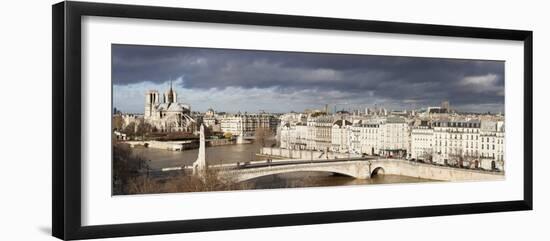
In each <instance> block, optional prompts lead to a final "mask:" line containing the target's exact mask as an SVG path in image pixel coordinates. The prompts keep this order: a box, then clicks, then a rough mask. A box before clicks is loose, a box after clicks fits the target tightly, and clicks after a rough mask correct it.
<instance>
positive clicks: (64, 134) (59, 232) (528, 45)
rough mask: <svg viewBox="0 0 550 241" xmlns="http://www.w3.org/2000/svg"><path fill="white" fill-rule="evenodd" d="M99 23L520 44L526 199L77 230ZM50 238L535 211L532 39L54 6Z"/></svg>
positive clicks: (457, 30)
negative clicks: (87, 94) (86, 34)
mask: <svg viewBox="0 0 550 241" xmlns="http://www.w3.org/2000/svg"><path fill="white" fill-rule="evenodd" d="M83 16H104V17H120V18H135V19H158V20H175V21H193V22H206V23H228V24H244V25H258V26H280V27H296V28H312V29H327V30H349V31H366V32H378V33H396V34H414V35H427V36H450V37H467V38H480V39H497V40H516V41H522V42H523V44H524V76H523V77H524V93H523V94H524V153H523V157H524V163H523V164H524V180H523V190H524V193H523V199H521V200H509V201H502V202H484V203H464V204H456V205H433V206H421V207H400V208H383V209H369V210H342V211H334V212H315V213H297V214H283V215H263V216H245V217H233V218H212V219H198V220H180V221H178V220H175V221H164V222H145V223H142V222H139V221H140V220H136V223H130V224H114V225H99V226H82V224H81V212H82V210H81V209H82V207H81V172H80V170H81V138H82V137H83V136H82V134H81V108H82V107H81V88H82V85H81V57H82V52H81V17H83ZM52 18H53V19H52V24H53V33H52V39H53V40H52V52H53V53H52V63H53V67H52V68H53V70H52V79H53V86H52V90H53V100H52V103H53V114H52V115H53V120H52V123H53V124H52V131H53V134H52V136H53V138H52V143H53V144H52V145H53V150H52V153H53V156H52V176H53V181H52V189H53V194H52V226H53V227H52V233H53V236H55V237H57V238H60V239H66V240H69V239H88V238H106V237H119V236H134V235H151V234H168V233H185V232H199V231H213V230H228V229H244V228H260V227H276V226H290V225H308V224H322V223H336V222H352V221H367V220H380V219H397V218H413V217H427V216H442V215H458V214H473V213H489V212H503V211H519V210H532V208H533V177H532V176H533V174H532V173H533V159H532V158H533V156H532V146H533V144H532V133H533V128H532V122H533V119H532V118H533V97H532V93H533V90H532V89H533V80H532V78H533V63H532V61H533V42H532V41H533V33H532V31H523V30H506V29H491V28H475V27H459V26H443V25H430V24H415V23H398V22H384V21H367V20H353V19H336V18H323V17H306V16H290V15H277V14H263V13H246V12H229V11H215V10H197V9H184V8H171V7H151V6H136V5H119V4H105V3H90V2H60V3H57V4H55V5H53V6H52Z"/></svg>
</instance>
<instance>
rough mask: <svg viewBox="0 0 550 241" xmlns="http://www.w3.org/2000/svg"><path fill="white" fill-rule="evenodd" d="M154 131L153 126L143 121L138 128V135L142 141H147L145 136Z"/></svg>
mask: <svg viewBox="0 0 550 241" xmlns="http://www.w3.org/2000/svg"><path fill="white" fill-rule="evenodd" d="M152 131H153V127H152V126H151V124H149V123H147V122H145V121H144V120H141V121H140V122H139V123H138V125H137V127H136V135H137V136H140V137H141V140H144V139H145V136H146V135H147V134H149V133H151V132H152Z"/></svg>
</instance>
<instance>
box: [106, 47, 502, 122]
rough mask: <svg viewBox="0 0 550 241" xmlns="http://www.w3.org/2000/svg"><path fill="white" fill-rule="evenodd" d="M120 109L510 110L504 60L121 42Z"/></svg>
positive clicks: (117, 55)
mask: <svg viewBox="0 0 550 241" xmlns="http://www.w3.org/2000/svg"><path fill="white" fill-rule="evenodd" d="M112 78H113V79H112V81H113V106H114V107H116V108H118V109H120V110H122V111H123V112H135V113H142V112H143V105H144V101H145V98H144V94H145V92H146V91H147V90H150V89H156V90H158V91H159V92H161V93H164V91H165V90H166V89H168V88H169V83H170V79H172V80H173V82H174V88H175V90H176V91H177V93H178V100H179V102H184V103H188V104H190V105H191V108H192V109H193V110H196V111H205V110H206V109H208V108H209V107H212V108H214V109H215V110H216V111H226V112H237V111H242V112H245V111H248V112H258V111H260V110H263V111H267V112H288V111H303V110H304V109H308V108H310V109H312V108H322V107H323V106H324V105H325V104H329V105H330V109H331V110H334V106H336V108H337V109H338V110H340V109H347V110H349V109H364V108H365V107H372V106H374V105H378V106H383V107H386V108H388V109H394V110H401V109H404V108H406V109H412V108H424V107H427V106H439V104H440V103H441V101H443V100H449V101H450V103H451V106H452V107H453V108H455V109H457V110H460V111H469V112H487V111H491V112H503V111H504V62H502V61H481V60H457V59H437V58H411V57H392V56H374V55H372V56H371V55H346V54H323V53H296V52H275V51H255V50H229V49H206V48H184V47H157V46H132V45H113V47H112Z"/></svg>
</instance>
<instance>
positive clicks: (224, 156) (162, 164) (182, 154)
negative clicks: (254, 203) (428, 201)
mask: <svg viewBox="0 0 550 241" xmlns="http://www.w3.org/2000/svg"><path fill="white" fill-rule="evenodd" d="M259 150H260V146H258V145H255V144H240V145H225V146H214V147H208V148H206V161H207V163H208V164H210V165H215V164H231V163H237V162H241V163H243V162H247V161H260V160H265V158H264V157H262V156H258V155H256V153H258V152H259ZM133 152H134V153H135V154H137V155H139V156H141V157H142V158H143V159H145V160H150V161H149V166H150V168H151V169H153V170H159V169H162V168H168V167H179V166H189V165H192V163H193V162H194V161H195V160H196V159H197V154H198V149H194V150H184V151H169V150H162V149H153V148H135V149H133ZM429 181H434V180H430V179H422V178H416V177H408V176H399V175H380V176H374V177H373V178H370V179H364V180H360V179H355V178H352V177H348V176H342V175H336V174H332V173H320V172H294V173H286V174H278V175H271V176H266V177H260V178H256V179H252V180H249V181H247V182H245V183H247V184H252V185H249V186H250V187H252V188H254V189H269V188H291V187H319V186H341V185H362V184H390V183H417V182H429Z"/></svg>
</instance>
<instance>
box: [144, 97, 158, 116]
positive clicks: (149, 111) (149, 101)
mask: <svg viewBox="0 0 550 241" xmlns="http://www.w3.org/2000/svg"><path fill="white" fill-rule="evenodd" d="M158 103H159V93H158V92H157V91H156V90H150V91H148V92H147V93H146V94H145V111H144V113H143V114H144V116H145V117H151V116H152V115H153V109H154V107H155V106H156V105H158Z"/></svg>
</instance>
